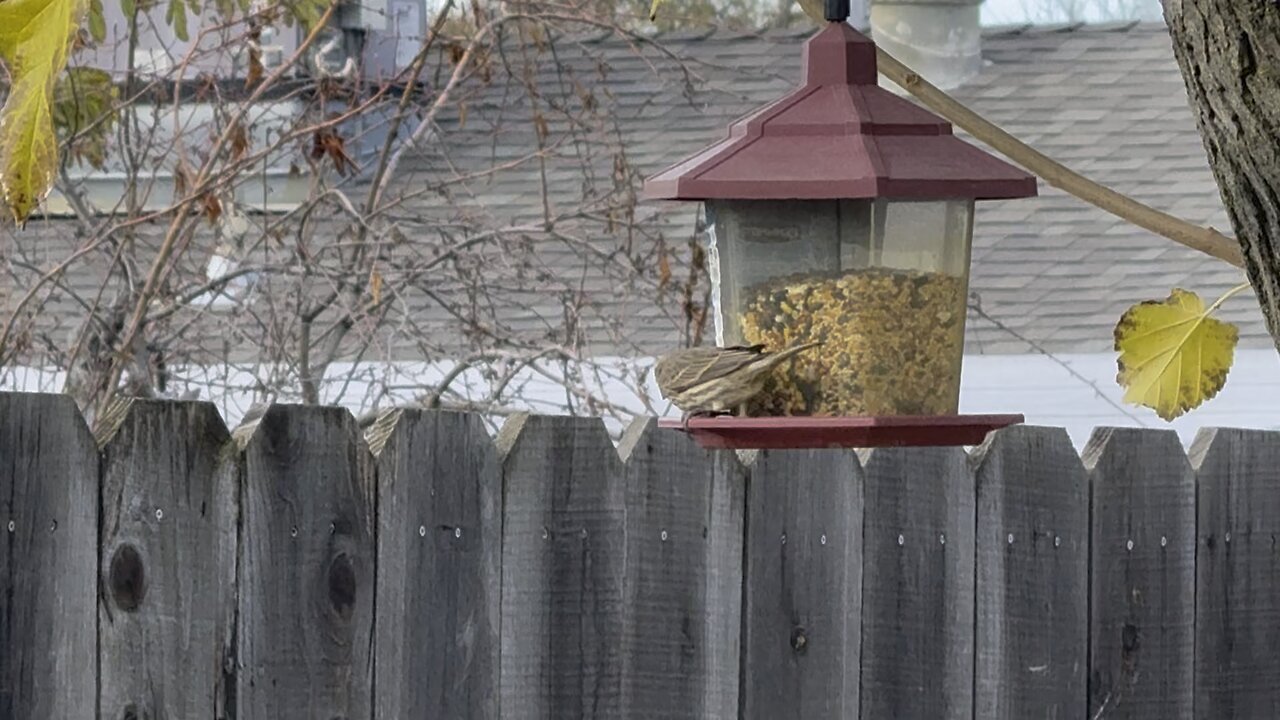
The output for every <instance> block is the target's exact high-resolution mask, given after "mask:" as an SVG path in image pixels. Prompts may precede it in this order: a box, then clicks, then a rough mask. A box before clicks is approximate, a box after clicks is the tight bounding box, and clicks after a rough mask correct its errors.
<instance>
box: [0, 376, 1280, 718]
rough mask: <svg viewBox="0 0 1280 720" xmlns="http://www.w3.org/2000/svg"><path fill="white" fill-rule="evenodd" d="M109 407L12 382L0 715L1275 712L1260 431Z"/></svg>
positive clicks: (1271, 448) (1269, 529)
mask: <svg viewBox="0 0 1280 720" xmlns="http://www.w3.org/2000/svg"><path fill="white" fill-rule="evenodd" d="M98 434H99V438H100V440H101V443H102V444H101V447H98V446H96V445H95V443H94V439H93V437H92V436H91V435H90V434H89V432H88V430H87V429H86V428H85V426H84V422H83V420H82V418H81V417H80V414H79V412H78V410H77V408H76V407H75V404H74V403H73V402H72V401H71V400H70V399H69V398H66V397H60V396H47V395H25V394H12V393H0V459H2V461H0V720H8V719H9V718H15V719H16V718H37V717H38V718H44V717H50V718H68V719H70V720H79V719H80V718H85V719H88V718H94V717H101V718H109V719H110V720H128V719H129V718H132V719H134V720H143V719H144V718H161V717H188V716H190V717H206V716H209V717H240V718H250V717H270V718H273V719H275V718H279V719H281V720H294V719H295V718H298V719H301V718H307V720H311V719H312V718H321V720H336V719H339V718H340V719H341V720H373V719H374V718H377V719H378V720H391V719H393V718H394V719H396V720H399V719H400V718H405V719H406V720H408V719H412V718H436V717H466V718H498V717H501V718H503V720H508V719H516V720H519V719H523V718H530V719H531V720H544V719H547V720H551V719H555V720H558V719H559V718H584V719H585V718H592V719H596V718H598V719H606V718H607V719H608V720H615V719H619V718H645V719H646V720H647V719H649V718H663V719H675V718H679V719H680V720H684V719H686V718H688V719H690V720H692V719H694V718H699V719H701V718H716V719H719V718H725V719H726V720H733V719H734V718H749V719H751V720H754V719H755V718H769V720H788V719H789V718H805V719H806V720H808V719H810V718H812V719H814V720H825V719H827V718H841V719H842V720H843V719H845V718H862V719H863V720H872V719H873V718H874V719H875V720H879V718H900V719H901V720H926V719H927V720H933V719H934V718H955V719H963V720H968V719H970V718H972V720H979V719H981V720H987V719H988V718H992V719H996V720H1005V719H1008V720H1022V719H1023V718H1041V717H1050V718H1055V717H1056V718H1086V719H1088V720H1102V719H1110V718H1132V719H1134V720H1155V719H1156V718H1160V719H1161V720H1165V719H1176V718H1190V717H1197V718H1213V719H1214V720H1218V719H1219V718H1223V719H1228V720H1229V719H1231V718H1261V717H1266V718H1271V717H1277V716H1280V549H1278V544H1277V540H1276V538H1277V537H1280V433H1266V432H1258V431H1239V430H1214V431H1206V432H1203V433H1202V434H1201V435H1200V437H1199V438H1198V439H1197V442H1196V444H1195V446H1194V447H1193V449H1192V452H1191V453H1190V455H1191V459H1192V461H1190V462H1189V460H1188V455H1187V453H1184V452H1183V451H1182V448H1181V446H1180V445H1179V443H1178V441H1177V438H1176V436H1175V435H1174V434H1173V433H1171V432H1167V431H1163V432H1162V431H1149V430H1129V429H1112V428H1108V429H1100V430H1098V431H1097V432H1096V433H1095V435H1094V438H1093V439H1092V441H1091V443H1090V445H1089V447H1088V448H1087V449H1086V451H1085V453H1084V455H1085V457H1084V459H1085V460H1086V461H1087V467H1088V470H1087V472H1086V463H1082V462H1081V458H1080V457H1079V456H1078V455H1077V454H1076V453H1075V452H1074V451H1073V449H1072V448H1071V446H1070V444H1069V442H1068V440H1067V437H1066V434H1065V433H1064V432H1063V431H1061V430H1057V429H1049V428H1035V427H1025V426H1019V427H1013V428H1008V429H1006V430H1002V431H999V432H998V433H996V434H994V435H993V436H992V437H991V438H989V440H988V442H987V443H986V444H984V445H983V446H982V447H981V448H979V449H978V450H977V451H976V452H975V453H973V454H972V456H966V454H965V453H964V452H963V450H961V449H960V448H910V449H881V450H876V451H873V452H867V453H864V454H863V455H862V456H861V458H862V461H864V462H860V460H859V455H857V454H855V453H853V452H851V451H847V450H818V449H815V450H791V451H767V452H760V453H753V454H751V455H753V456H754V457H750V456H748V455H744V456H743V457H744V458H747V460H746V461H745V464H744V461H743V460H742V459H740V458H739V456H738V455H736V454H734V453H732V452H728V451H705V450H703V449H701V448H699V447H697V446H696V445H695V444H694V443H693V442H692V441H691V440H690V439H689V438H688V437H687V436H685V435H683V434H681V433H679V432H678V431H674V430H659V429H658V428H657V427H656V423H655V422H654V421H652V420H643V421H639V422H637V423H636V424H634V425H633V426H632V427H631V428H630V429H629V430H628V432H627V433H626V434H625V436H624V438H623V442H622V445H621V448H620V450H615V448H614V447H613V444H612V443H611V442H610V440H609V438H608V436H607V435H606V434H605V431H604V426H603V424H602V423H601V422H600V421H599V420H598V419H588V418H566V417H546V416H520V417H517V418H514V419H513V420H512V421H511V422H510V423H508V425H507V427H506V428H504V430H503V432H502V434H501V436H500V437H499V438H498V441H497V442H496V443H495V442H494V441H493V440H491V439H490V438H489V437H488V436H487V434H486V433H485V431H484V428H483V426H482V424H481V421H480V419H479V418H478V417H476V416H472V415H465V414H455V413H447V412H444V413H442V412H426V411H394V412H392V413H389V414H388V415H386V416H384V417H383V418H381V419H380V420H379V421H378V422H377V423H375V425H374V427H373V428H372V430H371V431H370V443H371V444H372V447H373V450H374V452H375V453H376V460H375V459H374V454H371V453H370V452H369V449H368V448H366V446H365V442H364V439H363V438H361V437H360V434H359V431H358V428H357V427H356V423H355V421H354V418H352V417H351V415H350V414H349V413H347V412H346V411H345V410H342V409H339V408H318V407H301V406H274V407H271V408H269V409H267V410H266V411H265V413H256V414H254V413H251V417H250V418H249V420H248V421H247V424H246V425H244V426H242V427H240V428H238V429H237V430H236V431H235V432H234V433H230V435H228V433H227V430H226V428H225V427H224V426H223V424H222V422H221V421H220V420H219V418H218V417H217V415H216V413H215V412H214V410H213V409H212V407H210V406H209V405H205V404H198V403H179V402H160V401H143V400H136V401H125V402H121V403H118V404H116V405H114V406H113V407H111V408H109V409H108V410H107V411H106V412H104V413H103V414H102V416H101V421H100V423H99V430H98ZM620 455H621V457H620ZM624 458H625V459H624ZM864 463H865V464H864ZM1193 711H1194V712H1193Z"/></svg>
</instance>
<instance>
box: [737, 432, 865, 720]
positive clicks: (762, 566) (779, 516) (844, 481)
mask: <svg viewBox="0 0 1280 720" xmlns="http://www.w3.org/2000/svg"><path fill="white" fill-rule="evenodd" d="M750 472H751V475H750V480H749V484H748V487H747V540H746V553H747V556H746V560H745V562H746V572H745V578H744V582H745V585H746V587H745V591H744V592H745V602H744V605H743V608H742V612H743V623H744V627H743V643H742V652H743V659H742V666H743V671H742V678H743V679H742V697H743V701H742V707H741V710H742V716H743V717H746V718H770V720H787V719H789V718H797V719H801V718H803V719H804V720H826V719H828V718H831V719H835V718H841V719H843V718H852V717H857V714H858V664H859V647H860V641H861V633H862V497H863V495H862V493H863V487H862V472H861V469H860V467H859V464H858V458H857V456H856V455H855V454H854V453H853V452H852V451H847V450H846V451H836V450H783V451H767V452H761V453H759V454H758V456H757V458H756V461H755V463H754V465H753V466H752V467H751V469H750Z"/></svg>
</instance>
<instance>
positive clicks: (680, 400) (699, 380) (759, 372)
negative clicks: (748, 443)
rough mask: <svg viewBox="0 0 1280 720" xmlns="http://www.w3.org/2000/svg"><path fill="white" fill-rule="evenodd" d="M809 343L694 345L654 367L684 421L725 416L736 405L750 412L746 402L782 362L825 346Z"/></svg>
mask: <svg viewBox="0 0 1280 720" xmlns="http://www.w3.org/2000/svg"><path fill="white" fill-rule="evenodd" d="M821 344H822V343H821V342H810V343H804V344H802V345H796V346H794V347H790V348H787V349H786V350H780V351H778V352H773V353H771V352H765V349H764V345H751V346H749V347H748V346H744V345H735V346H733V347H723V348H722V347H692V348H685V349H683V350H677V351H675V352H673V353H670V354H668V355H664V356H663V357H662V358H660V359H659V360H658V362H657V363H656V364H654V366H653V376H654V379H655V380H657V381H658V389H659V390H661V391H662V396H663V397H664V398H666V399H668V400H670V401H671V403H672V404H673V405H675V406H676V407H678V408H680V409H681V410H683V411H684V418H683V422H684V424H685V427H686V428H687V427H688V423H689V418H690V417H693V416H696V415H723V414H726V413H730V412H732V411H733V409H734V408H739V409H740V414H743V415H745V414H746V403H747V401H749V400H751V398H753V397H755V396H756V395H758V394H760V392H761V391H762V390H764V383H765V380H766V379H768V377H769V373H770V372H772V371H773V369H774V368H776V367H777V366H778V365H780V364H781V363H782V362H783V361H785V360H787V359H789V358H791V357H792V356H794V355H795V354H796V353H800V352H803V351H805V350H808V349H809V348H812V347H816V346H818V345H821Z"/></svg>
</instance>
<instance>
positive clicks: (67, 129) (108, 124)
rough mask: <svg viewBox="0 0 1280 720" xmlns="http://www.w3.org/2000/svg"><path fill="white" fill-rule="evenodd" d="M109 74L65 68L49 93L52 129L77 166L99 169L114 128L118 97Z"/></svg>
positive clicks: (101, 71) (83, 68)
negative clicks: (86, 164)
mask: <svg viewBox="0 0 1280 720" xmlns="http://www.w3.org/2000/svg"><path fill="white" fill-rule="evenodd" d="M118 95H119V94H118V92H117V91H116V87H115V85H114V84H113V83H112V82H111V74H110V73H108V72H106V71H105V70H99V69H97V68H89V67H73V68H69V69H68V70H67V72H66V74H64V75H63V76H62V77H60V78H58V83H57V86H56V87H55V88H54V93H53V97H54V100H53V126H54V128H55V129H57V131H58V135H59V137H60V138H62V139H63V141H64V142H65V143H66V149H67V153H68V156H69V157H70V158H71V159H72V160H73V161H75V162H77V163H88V164H89V165H92V166H93V167H95V168H99V169H101V168H102V167H103V166H104V165H105V164H106V159H107V142H108V140H110V138H111V133H112V130H113V128H114V127H115V120H116V111H115V103H116V100H117V98H118Z"/></svg>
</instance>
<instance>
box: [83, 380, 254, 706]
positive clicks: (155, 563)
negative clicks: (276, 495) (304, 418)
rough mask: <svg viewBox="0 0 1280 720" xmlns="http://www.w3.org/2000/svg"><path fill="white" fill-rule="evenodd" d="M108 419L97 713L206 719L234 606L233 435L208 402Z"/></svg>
mask: <svg viewBox="0 0 1280 720" xmlns="http://www.w3.org/2000/svg"><path fill="white" fill-rule="evenodd" d="M105 419H106V422H104V423H101V424H99V427H98V441H99V444H100V445H101V447H102V514H101V516H100V517H101V521H102V535H101V537H102V541H101V543H102V544H101V548H100V559H99V562H100V572H101V578H102V585H103V587H102V601H101V603H100V604H99V609H98V657H99V671H98V672H99V681H98V683H99V687H98V698H99V712H100V713H101V715H102V717H105V718H124V717H136V718H180V717H205V716H208V715H209V714H210V713H211V710H212V709H213V708H214V706H215V696H216V693H217V681H218V679H219V677H220V676H221V672H222V667H221V663H220V661H219V660H220V658H221V654H222V652H223V649H224V647H225V646H226V644H227V643H228V642H229V641H230V638H229V637H226V635H225V631H226V629H227V628H226V627H225V625H223V621H224V619H225V617H226V614H227V612H228V611H229V609H230V603H231V602H233V600H234V596H233V595H232V594H231V593H230V592H229V590H230V587H231V586H230V584H229V583H227V582H226V581H227V579H229V577H230V574H231V573H232V572H234V567H233V566H231V564H230V562H228V561H229V560H231V556H230V555H228V554H224V552H225V551H227V550H229V548H226V547H224V545H223V544H224V542H226V541H227V540H231V539H233V538H232V537H230V533H226V532H222V531H223V530H225V529H229V528H232V527H234V525H233V523H234V512H235V507H234V504H232V503H231V502H230V499H231V495H230V493H228V492H227V491H226V490H227V489H226V488H224V489H223V490H222V491H219V490H218V488H217V487H216V482H217V481H218V480H219V479H223V480H226V475H225V474H220V473H218V472H217V468H218V462H219V458H220V456H221V453H222V452H223V450H224V449H225V447H226V444H227V442H228V440H229V439H230V436H229V434H228V432H227V428H226V426H225V425H223V423H222V418H221V417H219V415H218V411H217V409H216V408H214V406H213V405H211V404H209V403H187V402H164V401H150V400H129V401H125V402H122V403H119V404H117V405H116V406H115V408H113V411H112V412H111V413H109V414H108V415H107V416H106V418H105ZM228 520H230V522H228Z"/></svg>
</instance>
